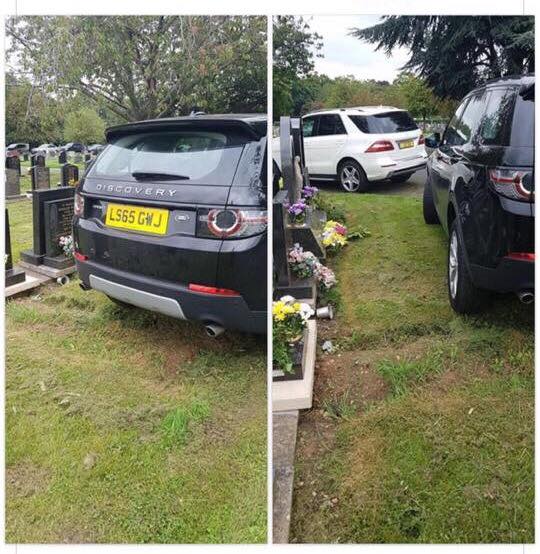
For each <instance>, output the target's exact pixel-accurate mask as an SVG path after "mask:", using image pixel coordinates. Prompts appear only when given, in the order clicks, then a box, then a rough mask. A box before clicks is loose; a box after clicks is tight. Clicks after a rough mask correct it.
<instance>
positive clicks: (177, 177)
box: [131, 171, 189, 181]
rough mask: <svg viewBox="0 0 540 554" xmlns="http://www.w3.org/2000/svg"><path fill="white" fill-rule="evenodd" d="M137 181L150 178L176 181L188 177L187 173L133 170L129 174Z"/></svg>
mask: <svg viewBox="0 0 540 554" xmlns="http://www.w3.org/2000/svg"><path fill="white" fill-rule="evenodd" d="M131 175H132V176H133V177H135V179H137V181H146V180H152V179H161V180H171V181H177V180H182V181H185V180H187V179H189V177H188V176H187V175H175V174H173V173H156V172H152V171H148V172H145V171H134V172H133V173H132V174H131Z"/></svg>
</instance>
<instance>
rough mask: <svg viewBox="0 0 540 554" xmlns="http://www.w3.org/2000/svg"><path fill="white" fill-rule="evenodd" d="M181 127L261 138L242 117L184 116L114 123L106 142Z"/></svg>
mask: <svg viewBox="0 0 540 554" xmlns="http://www.w3.org/2000/svg"><path fill="white" fill-rule="evenodd" d="M182 128H197V129H209V130H212V131H216V130H227V129H236V130H239V131H242V132H244V133H246V134H247V135H248V136H249V137H251V138H252V139H253V140H257V141H259V140H260V139H261V135H260V132H257V129H256V128H255V127H254V126H252V125H250V124H249V123H248V122H246V121H244V120H242V119H232V118H231V119H225V118H223V119H221V118H220V119H203V118H201V117H193V118H185V119H153V120H148V121H138V122H135V123H126V124H124V125H115V126H114V127H109V128H108V129H106V131H105V138H106V139H107V143H111V142H114V141H115V140H117V139H118V138H120V137H124V136H127V135H133V134H135V133H147V132H151V131H175V130H178V129H182Z"/></svg>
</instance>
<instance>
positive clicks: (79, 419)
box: [6, 203, 266, 543]
mask: <svg viewBox="0 0 540 554" xmlns="http://www.w3.org/2000/svg"><path fill="white" fill-rule="evenodd" d="M21 204H22V203H21ZM21 211H22V210H21ZM15 219H16V218H15ZM14 231H15V232H14V235H15V236H16V235H17V234H19V231H20V229H19V228H18V227H16V226H15V229H14ZM17 240H18V242H17V244H20V243H21V242H22V241H21V240H20V238H19V239H17ZM6 337H7V343H6V349H7V361H6V372H7V373H6V441H7V442H6V445H7V446H6V465H7V477H6V502H7V508H6V538H7V541H8V542H11V543H28V542H31V543H79V542H82V543H93V542H98V543H184V542H186V543H198V542H202V543H214V542H216V543H237V542H238V543H241V542H259V543H260V542H265V541H266V377H265V375H266V362H265V352H266V344H265V340H264V339H258V338H253V337H246V336H240V335H236V334H234V333H227V334H225V335H224V336H223V337H221V338H220V339H219V340H212V339H210V338H208V337H206V336H205V335H204V332H203V330H202V328H201V327H199V326H197V325H193V324H190V323H186V322H179V321H176V320H172V319H169V318H165V317H161V316H157V315H155V314H152V313H149V312H144V311H141V310H137V309H130V308H121V307H119V306H116V305H115V304H113V303H112V302H110V301H109V300H108V299H107V298H106V297H105V296H104V295H101V294H98V293H96V292H93V291H90V292H83V291H81V290H80V289H79V286H78V283H77V280H76V279H74V280H72V282H71V283H70V284H69V285H66V286H64V287H58V286H56V285H54V286H53V285H51V286H48V287H46V288H42V289H40V291H39V292H38V293H37V294H34V295H33V296H31V297H26V298H23V299H17V300H12V301H9V302H8V303H7V307H6Z"/></svg>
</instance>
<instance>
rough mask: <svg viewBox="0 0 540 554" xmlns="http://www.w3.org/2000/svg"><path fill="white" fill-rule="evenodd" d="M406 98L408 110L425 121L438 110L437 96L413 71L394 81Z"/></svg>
mask: <svg viewBox="0 0 540 554" xmlns="http://www.w3.org/2000/svg"><path fill="white" fill-rule="evenodd" d="M394 85H396V86H397V87H398V88H399V91H400V92H401V94H402V95H403V98H404V100H405V106H406V108H407V111H408V112H409V113H410V114H411V115H412V116H413V117H414V118H416V119H421V120H422V121H423V122H424V125H425V121H426V117H428V116H430V115H433V114H434V113H436V112H437V111H438V109H437V98H436V97H435V95H434V94H433V91H432V90H431V89H430V88H429V87H428V85H427V84H426V82H425V81H424V80H423V79H420V78H419V77H416V76H415V75H413V74H412V73H402V74H400V75H399V76H398V78H397V79H396V80H395V81H394Z"/></svg>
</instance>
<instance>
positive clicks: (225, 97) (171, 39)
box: [7, 16, 266, 121]
mask: <svg viewBox="0 0 540 554" xmlns="http://www.w3.org/2000/svg"><path fill="white" fill-rule="evenodd" d="M7 35H8V37H9V41H10V45H11V46H10V48H9V49H8V57H9V59H16V60H17V64H16V65H17V67H19V68H20V70H21V71H23V72H25V73H28V74H30V75H32V79H33V81H34V83H36V84H38V85H39V86H41V87H42V88H43V89H44V90H48V91H54V93H55V94H61V93H65V92H66V91H69V92H76V93H78V94H80V95H82V96H84V97H85V98H86V99H87V103H88V102H91V103H92V104H95V105H97V106H99V107H100V109H102V110H105V111H108V112H110V113H112V114H114V115H115V116H116V117H117V118H118V120H120V121H133V120H139V119H146V118H152V117H168V116H174V115H183V114H186V113H189V112H190V111H191V109H192V108H194V107H196V108H197V109H202V110H205V111H211V112H215V111H222V112H229V111H233V110H234V111H236V110H240V111H246V112H253V111H262V112H265V111H266V46H265V45H266V20H265V18H262V17H221V16H219V17H202V16H196V17H187V16H186V17H180V16H161V17H154V16H151V17H150V16H129V17H125V16H123V17H109V16H107V17H104V16H99V17H98V16H92V17H50V16H46V17H37V16H32V17H17V18H10V19H8V21H7Z"/></svg>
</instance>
